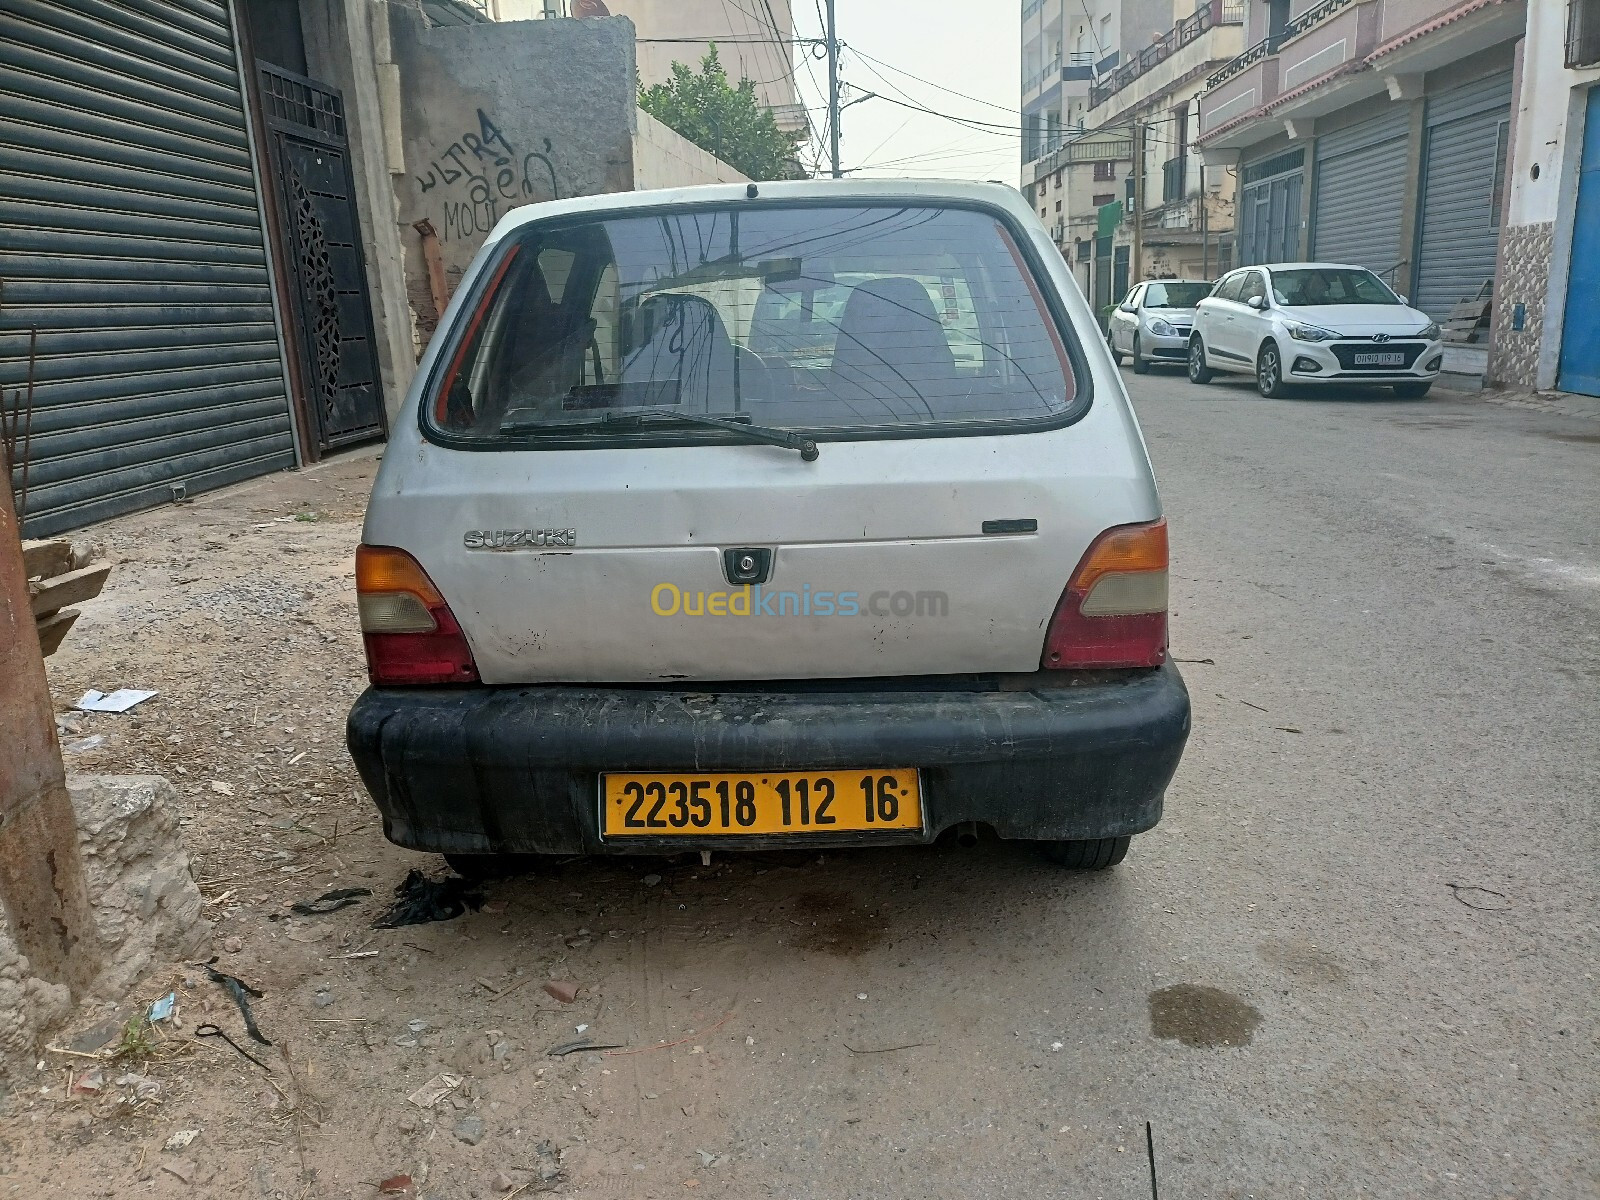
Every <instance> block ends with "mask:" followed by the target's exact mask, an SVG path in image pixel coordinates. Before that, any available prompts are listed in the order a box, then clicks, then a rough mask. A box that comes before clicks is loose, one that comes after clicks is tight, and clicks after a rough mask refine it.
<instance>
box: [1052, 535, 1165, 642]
mask: <svg viewBox="0 0 1600 1200" xmlns="http://www.w3.org/2000/svg"><path fill="white" fill-rule="evenodd" d="M1166 658H1167V523H1166V521H1165V520H1161V521H1152V522H1151V523H1150V524H1148V525H1119V526H1117V527H1116V528H1115V529H1108V530H1106V531H1105V532H1104V533H1102V534H1101V535H1100V536H1099V537H1097V538H1095V540H1094V543H1093V544H1092V545H1091V546H1090V547H1089V549H1088V552H1087V553H1085V554H1084V556H1083V561H1082V562H1080V563H1079V564H1078V569H1077V570H1076V571H1074V572H1073V573H1072V580H1071V582H1070V583H1068V584H1067V590H1066V591H1065V592H1063V593H1062V594H1061V600H1060V603H1058V604H1057V605H1056V611H1055V616H1053V617H1052V618H1051V619H1050V630H1049V632H1048V633H1047V634H1046V635H1045V639H1044V659H1043V661H1042V664H1041V665H1043V666H1044V667H1046V668H1047V669H1051V670H1061V669H1067V668H1089V667H1159V666H1160V665H1161V664H1162V663H1163V662H1165V661H1166Z"/></svg>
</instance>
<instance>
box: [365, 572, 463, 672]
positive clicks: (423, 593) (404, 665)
mask: <svg viewBox="0 0 1600 1200" xmlns="http://www.w3.org/2000/svg"><path fill="white" fill-rule="evenodd" d="M356 603H357V604H358V605H359V606H360V609H361V638H362V641H363V642H365V643H366V647H367V677H368V678H369V679H371V680H372V684H373V686H374V687H401V686H407V685H410V686H417V685H420V684H439V683H477V682H478V666H477V664H476V663H475V662H473V661H472V648H471V647H470V646H468V645H467V639H466V635H465V634H463V633H462V632H461V626H460V625H458V624H456V619H455V616H454V614H452V613H451V611H450V606H449V605H448V604H446V603H445V602H444V597H443V596H442V595H440V594H439V589H438V588H436V587H434V586H433V580H431V579H429V578H428V575H427V572H425V571H424V570H423V569H422V567H421V565H420V564H419V563H418V562H417V560H416V559H414V558H412V557H411V555H409V554H407V553H406V552H405V551H404V550H397V549H395V548H394V547H393V546H358V547H357V548H356Z"/></svg>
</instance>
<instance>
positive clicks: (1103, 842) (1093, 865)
mask: <svg viewBox="0 0 1600 1200" xmlns="http://www.w3.org/2000/svg"><path fill="white" fill-rule="evenodd" d="M1132 840H1133V839H1131V838H1125V837H1116V838H1090V839H1089V840H1087V841H1080V842H1045V843H1043V846H1044V856H1045V857H1046V858H1048V859H1049V860H1050V861H1051V862H1053V863H1055V864H1056V866H1058V867H1065V868H1066V869H1067V870H1069V871H1104V870H1106V869H1107V868H1110V867H1114V866H1116V865H1117V864H1118V863H1119V862H1121V861H1122V860H1123V859H1125V858H1127V857H1128V843H1129V842H1130V841H1132Z"/></svg>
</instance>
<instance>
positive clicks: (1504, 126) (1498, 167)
mask: <svg viewBox="0 0 1600 1200" xmlns="http://www.w3.org/2000/svg"><path fill="white" fill-rule="evenodd" d="M1510 136H1511V122H1510V121H1501V122H1500V129H1499V132H1498V134H1497V135H1496V139H1495V146H1494V192H1493V194H1492V195H1491V196H1490V199H1489V228H1491V229H1499V228H1500V214H1501V213H1502V212H1503V211H1504V209H1505V204H1506V150H1507V145H1506V143H1507V141H1508V139H1509V138H1510Z"/></svg>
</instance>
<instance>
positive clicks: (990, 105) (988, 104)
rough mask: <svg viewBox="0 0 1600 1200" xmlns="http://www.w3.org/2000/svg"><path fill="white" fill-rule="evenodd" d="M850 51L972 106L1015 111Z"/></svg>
mask: <svg viewBox="0 0 1600 1200" xmlns="http://www.w3.org/2000/svg"><path fill="white" fill-rule="evenodd" d="M850 51H851V53H853V54H856V55H858V56H859V57H861V58H864V59H866V60H867V61H868V62H869V63H877V64H878V66H880V67H888V68H889V70H891V71H893V72H894V73H895V74H896V75H904V76H905V77H906V78H907V79H915V80H916V81H917V82H918V83H925V84H927V85H928V86H929V87H931V88H937V89H938V90H939V91H941V92H949V93H950V94H951V95H952V96H960V97H961V98H962V99H963V100H971V101H972V102H973V103H974V104H982V105H983V106H984V107H985V108H994V109H999V110H1000V111H1001V112H1015V111H1016V109H1015V108H1014V107H1013V106H1011V105H1006V104H996V103H994V101H992V100H980V99H979V98H978V97H977V96H969V95H967V93H965V92H958V91H956V90H955V88H949V87H945V86H944V85H943V84H940V83H934V82H933V80H931V79H924V78H923V77H922V76H920V75H913V74H912V73H911V72H910V71H907V70H906V69H905V68H903V67H897V66H895V65H894V64H893V63H887V62H884V61H883V59H881V58H873V57H872V55H870V54H868V53H867V52H866V51H865V50H862V49H860V48H859V47H857V46H851V47H850ZM874 74H876V72H874ZM879 78H880V79H881V78H883V77H882V76H881V75H880V76H879ZM897 90H899V89H897ZM900 94H901V95H902V96H906V95H908V93H906V92H904V91H901V92H900Z"/></svg>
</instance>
